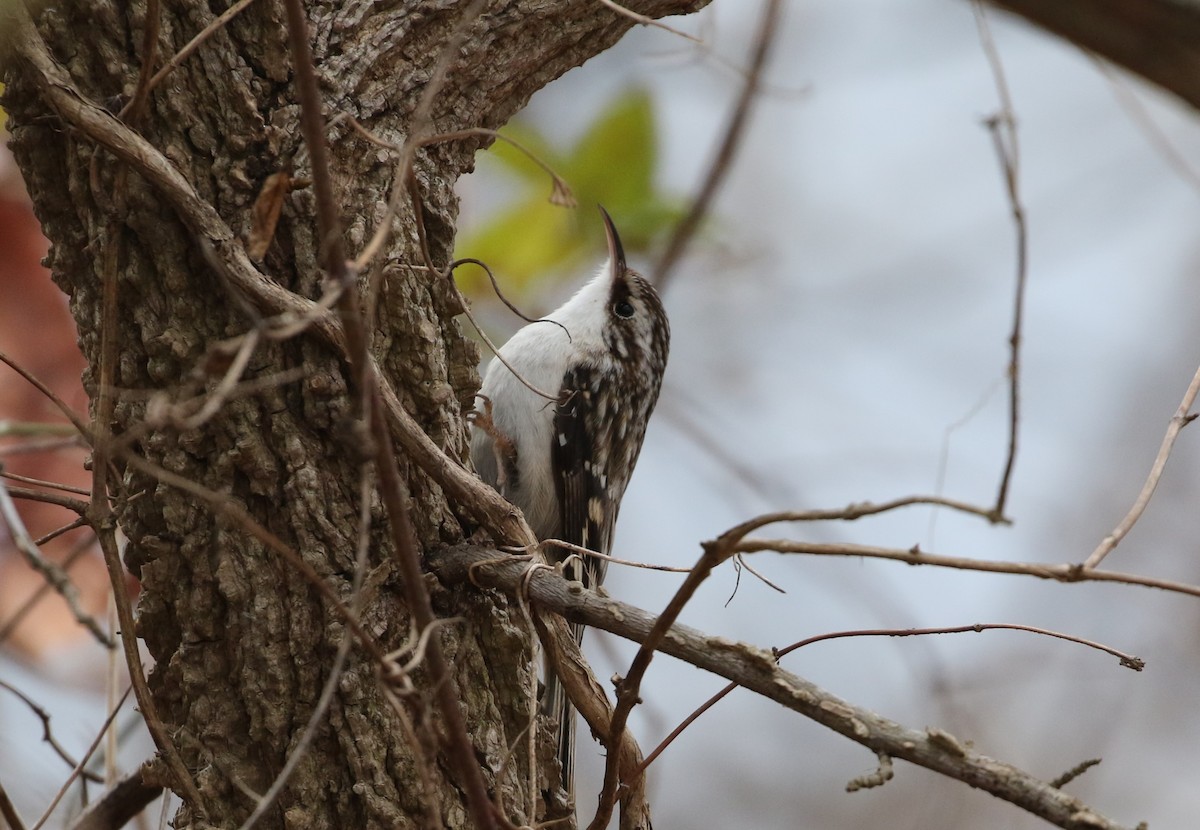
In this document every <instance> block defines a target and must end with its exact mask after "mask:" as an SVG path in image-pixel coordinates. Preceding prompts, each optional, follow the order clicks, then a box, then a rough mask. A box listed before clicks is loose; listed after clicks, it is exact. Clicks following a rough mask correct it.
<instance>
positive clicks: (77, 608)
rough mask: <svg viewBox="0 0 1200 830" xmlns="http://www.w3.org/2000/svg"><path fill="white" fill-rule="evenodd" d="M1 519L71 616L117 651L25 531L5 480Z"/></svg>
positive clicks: (1, 486) (1, 484) (70, 585)
mask: <svg viewBox="0 0 1200 830" xmlns="http://www.w3.org/2000/svg"><path fill="white" fill-rule="evenodd" d="M0 517H3V519H4V523H5V525H6V526H7V527H8V535H9V538H10V539H11V540H12V543H13V545H15V546H16V548H17V550H18V551H20V552H21V555H22V556H24V557H25V561H26V562H28V563H29V567H31V568H33V569H34V570H35V571H37V572H38V573H39V574H41V575H42V578H43V579H45V580H46V582H47V583H48V584H50V585H51V586H53V588H54V590H55V591H57V592H58V595H59V596H61V597H62V598H63V601H64V602H66V603H67V607H68V608H70V609H71V616H73V617H74V618H75V621H76V622H77V623H79V624H80V625H82V626H84V627H85V628H86V629H87V630H88V631H89V632H91V634H92V636H93V637H95V638H96V640H97V642H99V643H100V644H102V645H103V646H104V647H105V648H116V643H114V642H113V641H112V638H110V637H109V636H108V635H107V634H105V633H104V628H103V626H101V625H100V623H99V622H98V621H97V620H96V619H95V618H94V617H92V615H91V614H88V613H87V612H86V611H84V610H83V606H81V605H80V604H79V591H78V590H76V588H75V584H74V583H73V582H71V578H70V577H68V576H67V574H66V572H65V571H64V570H63V569H62V568H60V567H59V566H58V565H57V564H55V563H54V562H51V561H50V560H49V559H46V558H45V557H44V556H42V552H41V551H40V550H38V548H37V545H35V544H34V543H33V540H32V539H31V538H29V531H28V530H26V529H25V523H24V522H23V521H21V514H20V513H18V512H17V506H16V505H15V504H14V503H13V500H12V498H10V496H9V492H8V486H7V485H6V484H5V483H4V480H3V479H0Z"/></svg>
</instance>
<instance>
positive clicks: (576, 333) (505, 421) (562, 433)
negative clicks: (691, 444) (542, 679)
mask: <svg viewBox="0 0 1200 830" xmlns="http://www.w3.org/2000/svg"><path fill="white" fill-rule="evenodd" d="M600 213H601V215H602V216H603V218H604V227H605V232H606V234H607V237H608V261H607V262H606V263H605V264H604V266H603V267H602V268H601V270H600V272H599V273H598V274H596V276H595V277H593V278H592V279H591V281H590V282H588V283H587V284H586V285H584V286H583V287H582V288H580V289H579V291H578V292H576V294H575V296H573V297H572V298H571V299H569V300H568V301H567V302H566V303H564V304H563V305H562V306H561V307H559V308H558V309H557V310H555V311H554V312H552V313H551V314H549V315H548V316H547V318H546V320H547V321H553V322H546V321H539V322H535V323H530V324H529V325H527V326H525V327H524V328H522V329H521V330H520V331H518V332H517V333H516V334H514V335H513V336H512V338H511V339H510V340H509V341H508V342H507V343H506V344H504V347H503V348H501V349H500V354H501V355H502V356H503V357H504V359H505V360H506V361H507V362H508V363H509V365H511V366H512V368H513V370H515V371H516V372H517V373H519V374H520V375H521V377H522V378H524V380H525V381H526V382H527V383H529V384H530V385H532V386H534V387H536V388H538V389H541V390H544V391H545V392H548V393H549V394H557V395H558V400H557V402H556V401H547V400H546V399H545V398H544V397H542V396H541V395H538V394H537V393H536V392H534V391H532V390H530V389H529V388H528V387H527V386H526V385H525V384H524V383H522V382H521V381H520V380H518V379H517V378H516V377H515V376H514V375H513V372H511V371H509V369H508V368H507V367H505V366H504V365H503V364H502V363H501V362H500V361H499V360H493V361H492V364H491V366H489V367H488V371H487V374H486V376H485V377H484V381H483V388H482V389H481V390H480V394H481V395H484V396H486V398H487V399H488V400H490V402H491V413H490V414H491V425H490V427H489V428H488V429H482V428H480V427H476V429H475V430H474V435H473V436H472V440H471V457H472V460H473V461H474V462H475V469H476V470H477V471H478V472H479V475H480V476H481V477H482V478H483V480H484V481H486V482H488V483H489V484H491V485H492V486H493V487H495V488H496V489H498V490H499V491H500V493H501V494H502V495H503V496H504V497H505V498H507V499H508V500H509V501H510V502H512V503H513V504H515V505H516V506H517V507H519V508H520V509H521V512H522V513H524V514H525V518H526V520H527V521H528V522H529V525H530V527H531V528H532V529H533V531H534V533H536V534H537V536H538V538H539V539H560V540H562V541H564V542H570V543H572V544H575V545H579V546H580V547H584V548H587V549H589V550H594V551H597V552H599V553H603V554H607V553H609V552H610V551H611V549H612V540H613V527H614V525H616V523H617V511H618V510H619V509H620V507H621V497H622V496H623V495H624V494H625V486H626V485H627V484H628V483H629V477H630V475H631V474H632V473H633V466H634V464H636V463H637V458H638V453H639V452H640V451H641V449H642V438H643V437H644V436H645V434H646V423H647V421H649V420H650V413H651V412H653V410H654V404H655V402H656V401H657V400H658V391H659V388H660V387H661V385H662V377H663V370H664V369H666V365H667V349H668V346H669V344H670V339H671V332H670V327H669V326H668V324H667V315H666V313H665V312H664V311H663V306H662V301H661V300H659V298H658V293H657V292H656V291H655V290H654V287H653V286H652V285H650V283H648V282H647V281H646V280H645V279H644V278H643V277H642V276H641V275H640V274H638V273H636V272H634V271H631V270H630V269H629V268H628V267H627V266H626V264H625V252H624V250H623V249H622V247H621V240H620V239H619V238H618V237H617V230H616V228H615V227H614V226H613V222H612V218H611V217H609V215H608V213H607V212H606V211H605V210H604V208H600ZM556 324H557V325H556ZM548 555H550V556H553V557H555V558H556V559H558V560H559V561H563V560H567V559H568V557H567V554H566V553H565V552H563V551H561V549H558V550H557V552H556V551H555V549H551V550H550V551H549V552H548ZM570 561H571V562H573V563H578V562H579V559H578V557H576V558H575V559H573V560H570ZM607 564H608V563H607V561H606V560H604V559H599V558H597V557H592V556H585V557H584V558H583V562H582V566H581V567H578V566H574V565H572V566H570V567H569V570H568V573H567V576H568V577H569V578H571V577H573V578H576V579H579V580H580V581H581V582H582V583H583V584H584V585H585V586H587V587H592V588H594V587H596V586H598V585H599V584H600V583H601V582H602V581H603V580H604V572H605V570H606V566H607ZM572 628H573V630H574V632H575V639H576V641H577V642H579V641H581V640H582V638H583V626H582V625H579V624H573V625H572ZM542 711H543V712H546V713H547V714H550V715H551V716H552V717H555V718H556V719H557V721H558V724H559V727H558V746H559V760H560V761H561V763H562V771H563V786H564V789H565V790H566V791H567V793H568V794H569V795H572V796H573V795H574V774H573V770H574V747H575V712H574V710H573V709H572V708H571V707H570V705H569V704H568V702H567V699H566V695H565V693H564V692H563V689H562V686H561V685H560V684H559V682H558V678H557V677H556V676H555V675H554V673H553V671H551V670H549V669H548V670H547V672H546V689H545V693H544V694H543V697H542Z"/></svg>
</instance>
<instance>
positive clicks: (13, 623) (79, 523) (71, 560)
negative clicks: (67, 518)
mask: <svg viewBox="0 0 1200 830" xmlns="http://www.w3.org/2000/svg"><path fill="white" fill-rule="evenodd" d="M86 524H87V520H86V519H77V520H76V521H74V522H71V524H69V525H66V526H65V528H59V529H58V530H57V531H51V533H49V534H47V536H52V535H54V534H58V533H59V532H60V531H61V532H66V531H67V530H72V529H75V528H79V527H83V526H84V525H86ZM44 540H46V536H43V537H42V538H41V539H39V540H37V542H36V544H39V545H40V544H44ZM95 541H96V539H95V534H90V535H89V536H88V537H87V538H84V539H81V540H80V541H79V542H77V543H76V544H75V547H74V548H72V549H71V551H70V553H68V554H67V555H66V557H65V558H64V559H63V561H62V564H60V565H58V567H59V568H60V569H61V570H62V572H63V573H64V574H65V573H68V572H69V571H70V569H71V566H72V565H74V564H75V562H76V561H77V560H78V559H79V557H81V556H83V554H84V553H86V552H87V551H88V550H90V549H91V547H92V546H93V545H94V544H95ZM53 590H54V587H53V585H52V584H51V583H50V582H49V581H46V582H43V583H42V584H41V585H40V586H38V589H37V590H36V591H34V592H33V593H32V594H30V595H29V597H28V598H27V599H26V600H25V601H24V602H22V603H21V605H20V606H19V607H18V608H17V609H16V610H15V611H13V613H12V616H10V617H9V618H8V619H6V620H4V622H3V624H0V643H3V642H4V641H5V640H7V639H8V638H9V637H11V636H12V633H13V632H14V631H16V630H17V627H18V626H19V625H20V624H21V622H22V621H23V620H24V619H25V617H26V615H28V614H29V612H30V611H32V610H33V608H34V607H35V606H36V605H37V604H38V603H39V602H41V601H42V600H43V599H44V598H45V597H46V595H47V594H49V593H50V592H51V591H53ZM106 636H107V635H106Z"/></svg>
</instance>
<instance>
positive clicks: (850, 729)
mask: <svg viewBox="0 0 1200 830" xmlns="http://www.w3.org/2000/svg"><path fill="white" fill-rule="evenodd" d="M485 563H486V564H485ZM430 564H431V565H432V567H433V568H434V570H435V572H436V573H437V574H438V575H439V577H441V578H442V580H443V581H446V582H450V583H460V582H464V581H467V580H468V578H469V577H468V574H469V572H471V571H472V570H473V571H474V580H475V582H476V583H477V584H480V585H483V586H485V587H490V588H499V589H501V590H503V591H505V592H506V593H508V594H509V595H516V594H517V592H519V591H520V590H522V586H523V585H525V586H526V588H527V590H528V593H529V597H530V599H531V600H532V601H533V603H534V604H535V605H536V606H537V607H539V608H541V609H543V610H546V611H552V612H555V613H558V614H562V615H563V616H565V617H566V618H567V619H568V620H571V621H572V622H580V623H584V624H586V625H588V626H589V627H593V628H600V629H603V630H605V631H608V632H611V633H613V634H616V635H617V636H619V637H624V638H626V639H629V640H632V641H634V642H638V643H643V644H644V643H647V642H650V640H651V637H655V638H656V640H657V648H658V649H659V650H661V651H662V652H663V653H664V654H669V655H671V656H673V657H677V658H678V659H680V660H683V661H685V662H687V663H690V664H691V665H693V666H696V667H698V668H701V669H704V670H706V671H710V672H712V673H714V674H717V675H720V676H721V677H724V678H726V679H728V680H732V681H734V682H735V683H737V684H738V685H740V686H743V687H745V688H747V689H750V690H751V691H754V692H757V693H758V694H761V695H764V696H765V697H768V698H770V699H771V700H774V701H776V702H777V703H780V704H782V705H783V706H785V707H787V708H789V709H792V710H793V711H796V712H798V713H800V714H802V715H804V716H805V717H808V718H811V719H812V720H815V721H816V722H818V723H820V724H822V725H824V726H826V727H828V728H830V729H832V730H833V731H835V732H837V733H838V734H841V735H844V736H845V737H847V738H849V739H850V740H852V741H855V742H857V743H859V744H862V745H863V746H865V747H867V748H869V749H870V750H871V751H872V752H875V753H880V752H882V753H885V754H887V755H889V756H891V757H893V758H900V759H903V760H906V761H909V762H911V763H914V764H917V765H919V766H923V767H925V768H926V769H930V770H933V771H934V772H937V773H940V774H942V775H945V776H947V777H949V778H953V779H955V780H958V781H962V782H964V783H966V784H969V785H970V786H972V787H976V788H978V789H980V790H983V791H985V792H988V793H991V794H992V795H994V796H996V797H997V798H1001V799H1004V800H1005V801H1008V802H1010V803H1012V804H1014V805H1016V806H1018V807H1020V808H1022V809H1024V810H1027V811H1028V812H1030V813H1032V814H1033V815H1036V816H1039V817H1041V818H1043V819H1045V820H1046V821H1048V822H1050V823H1051V824H1054V825H1056V826H1058V827H1063V828H1071V830H1078V829H1079V828H1082V827H1087V828H1089V830H1122V828H1123V827H1124V826H1123V825H1121V824H1118V823H1117V822H1115V821H1112V820H1111V819H1108V818H1106V817H1104V816H1103V815H1101V814H1100V813H1099V812H1097V811H1096V810H1094V809H1092V808H1090V807H1088V806H1087V805H1086V804H1084V803H1083V802H1082V801H1080V800H1079V799H1078V798H1075V797H1073V796H1071V795H1069V794H1068V793H1065V792H1062V791H1061V790H1059V789H1056V788H1054V787H1051V786H1050V785H1049V784H1047V783H1046V782H1044V781H1041V780H1039V779H1037V778H1035V777H1033V776H1032V775H1030V774H1029V773H1027V772H1025V771H1023V770H1020V769H1018V768H1016V767H1014V766H1012V765H1010V764H1006V763H1004V762H1002V761H997V760H995V759H993V758H988V757H986V756H984V755H981V754H979V753H977V752H975V751H974V749H973V748H971V747H970V746H969V745H968V744H966V743H964V742H962V741H958V740H957V739H955V738H954V737H953V736H950V735H948V734H947V733H945V732H942V731H941V730H933V729H931V730H926V731H917V730H913V729H908V728H905V727H903V726H900V725H899V724H896V723H894V722H892V721H889V720H887V719H886V718H883V717H880V716H879V715H877V714H875V713H874V712H871V711H869V710H867V709H863V708H860V707H857V706H854V705H853V704H851V703H848V702H846V701H844V700H841V699H840V698H838V697H836V696H835V695H832V694H830V693H829V692H826V691H825V690H823V689H821V688H820V687H818V686H816V685H814V684H812V683H810V682H808V681H807V680H804V679H802V678H800V677H798V676H796V675H794V674H791V673H790V672H787V671H784V670H783V669H781V668H779V666H778V665H776V663H775V658H774V655H772V654H771V653H770V652H767V651H765V650H763V649H759V648H755V647H753V646H750V645H746V644H744V643H736V642H733V641H731V640H728V639H725V638H723V637H716V636H711V635H708V634H704V633H703V632H700V631H697V630H695V629H693V628H690V627H688V626H685V625H680V624H675V625H673V626H670V627H669V631H667V633H666V634H665V636H662V637H657V635H656V631H657V630H658V628H659V624H660V622H661V618H658V619H656V618H655V617H653V616H652V615H650V614H648V613H646V612H645V611H643V610H641V609H639V608H636V607H633V606H630V605H626V604H625V603H622V602H618V601H617V600H614V599H610V598H608V597H602V596H600V595H599V594H597V593H595V592H592V591H587V590H583V591H581V590H579V588H578V586H577V585H572V584H571V583H569V582H568V581H567V580H565V579H564V578H563V577H562V576H560V575H558V574H556V573H554V572H553V571H552V570H550V569H538V570H536V572H533V573H528V572H527V571H528V565H527V564H526V563H525V562H522V561H520V560H518V559H516V558H515V557H504V556H502V555H500V554H498V553H497V552H496V551H495V550H490V549H487V548H480V547H473V546H460V547H455V548H448V549H445V550H442V551H437V552H435V553H433V554H431V556H430Z"/></svg>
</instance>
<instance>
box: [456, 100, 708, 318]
mask: <svg viewBox="0 0 1200 830" xmlns="http://www.w3.org/2000/svg"><path fill="white" fill-rule="evenodd" d="M501 132H502V133H503V134H504V135H507V136H510V137H511V138H513V139H515V140H516V141H518V142H519V143H520V144H521V145H523V146H524V147H525V148H527V149H528V150H529V151H530V152H532V153H534V154H535V155H536V156H537V157H538V158H539V159H540V160H541V161H542V162H544V163H545V164H547V165H549V166H550V167H551V168H552V169H553V170H554V171H555V172H556V173H558V174H559V175H560V176H562V177H563V178H564V179H565V180H566V182H567V184H568V185H569V186H570V187H571V190H572V191H573V193H574V195H575V198H576V199H577V201H578V203H579V205H580V208H579V209H577V210H569V209H566V208H561V207H557V206H555V205H552V204H550V202H549V201H548V195H549V193H550V191H551V181H550V177H549V175H548V174H547V173H546V171H544V170H543V169H541V167H540V166H539V165H538V164H537V163H535V162H534V161H533V160H531V159H530V158H529V157H528V156H527V155H526V154H525V153H523V152H521V151H520V150H518V149H516V148H515V147H512V146H511V145H509V144H507V143H506V142H504V141H497V142H495V143H494V144H493V145H492V147H491V148H490V149H489V150H488V151H487V153H486V158H489V159H490V160H491V161H492V163H493V169H498V170H500V171H503V173H504V174H505V175H509V176H512V177H514V178H515V179H516V180H517V182H518V183H519V184H518V187H519V190H520V195H519V196H518V197H517V198H515V199H514V200H513V201H512V202H511V204H510V205H509V206H508V207H506V208H505V209H503V210H501V211H499V212H498V213H497V214H495V215H494V216H492V217H490V218H489V219H488V220H487V221H486V222H484V223H483V224H482V225H480V226H478V227H476V228H467V229H464V231H463V232H462V233H460V234H459V238H458V244H457V246H456V251H455V255H456V256H459V257H474V258H477V259H481V260H483V261H484V262H486V263H487V264H488V265H489V267H491V269H492V272H493V273H494V274H495V275H496V279H497V280H498V281H499V282H500V284H501V285H502V286H503V289H504V291H505V293H506V294H507V295H509V296H511V297H512V298H513V299H514V300H517V301H520V300H521V299H522V298H527V297H529V296H531V295H533V294H535V293H537V292H539V291H540V290H542V289H543V288H544V286H545V284H546V282H547V281H548V280H553V279H557V280H565V279H573V278H574V277H575V275H576V273H577V271H578V269H579V268H580V267H581V266H584V265H586V264H588V263H591V262H598V261H599V260H600V258H601V257H603V255H604V229H603V225H602V223H601V222H600V217H599V216H598V215H597V213H596V205H603V206H604V207H605V208H606V209H607V210H608V212H609V213H611V214H612V217H613V221H614V222H615V223H616V225H617V228H618V229H619V230H620V232H621V241H622V242H623V243H624V246H625V250H626V252H627V253H629V254H630V255H632V256H635V257H636V256H638V255H645V254H647V253H648V252H649V251H651V250H652V249H653V248H654V247H655V246H656V245H658V244H660V243H661V241H662V240H663V238H664V237H665V235H666V234H667V233H668V232H669V231H670V229H671V228H672V227H673V226H674V225H675V224H676V222H678V221H679V219H680V218H681V217H682V215H683V208H684V203H683V202H682V200H680V199H677V198H673V197H670V196H668V195H666V194H663V193H661V192H659V191H658V190H657V189H656V187H655V182H654V179H655V173H656V170H657V162H658V128H657V124H656V122H655V117H654V106H653V102H652V100H651V98H650V95H649V94H648V93H647V92H646V91H645V90H644V89H640V88H635V89H631V90H628V91H626V92H624V93H622V94H621V95H619V96H617V97H616V98H614V99H613V100H612V101H611V102H609V104H608V105H607V106H606V107H605V108H604V109H603V110H602V111H601V112H600V113H599V114H598V115H597V116H596V119H595V120H594V121H593V122H592V123H591V124H590V125H588V127H587V129H586V130H585V131H584V133H583V135H582V136H580V138H579V139H578V140H577V141H576V142H575V143H574V145H573V146H571V147H570V148H568V149H566V150H561V149H555V148H554V147H552V146H551V145H550V143H549V142H548V141H547V140H546V139H545V137H544V136H543V135H542V134H541V133H540V132H538V130H537V129H536V127H535V126H534V125H532V124H531V123H529V122H514V123H512V124H510V125H508V126H506V127H505V128H504V129H503V130H502V131H501ZM480 167H481V168H482V169H485V170H486V169H487V167H488V163H487V162H484V161H482V160H481V164H480ZM459 284H460V285H461V286H462V288H463V290H464V291H466V292H467V293H468V295H473V296H480V292H485V291H490V287H489V286H488V283H487V278H486V276H485V275H483V274H481V273H479V272H478V271H477V269H464V270H463V271H462V272H460V276H459Z"/></svg>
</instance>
